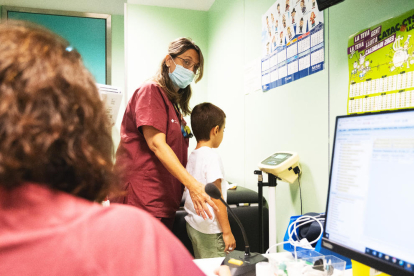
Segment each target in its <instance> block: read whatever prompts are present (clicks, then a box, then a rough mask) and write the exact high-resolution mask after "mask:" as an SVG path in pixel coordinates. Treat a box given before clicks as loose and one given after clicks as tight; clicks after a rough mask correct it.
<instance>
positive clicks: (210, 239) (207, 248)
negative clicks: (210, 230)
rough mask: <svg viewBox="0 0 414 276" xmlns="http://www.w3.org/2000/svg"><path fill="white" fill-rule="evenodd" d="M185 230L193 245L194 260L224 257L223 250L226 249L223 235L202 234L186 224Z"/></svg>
mask: <svg viewBox="0 0 414 276" xmlns="http://www.w3.org/2000/svg"><path fill="white" fill-rule="evenodd" d="M186 228H187V234H188V237H189V238H190V240H191V243H192V244H193V250H194V257H195V258H196V259H202V258H216V257H224V256H225V253H224V249H225V248H226V247H225V244H224V240H223V233H217V234H204V233H201V232H200V231H197V230H196V229H194V228H193V227H191V226H190V224H188V223H186Z"/></svg>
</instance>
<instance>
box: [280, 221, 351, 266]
mask: <svg viewBox="0 0 414 276" xmlns="http://www.w3.org/2000/svg"><path fill="white" fill-rule="evenodd" d="M300 217H301V216H291V217H290V221H289V225H288V227H287V229H286V233H285V237H284V238H283V240H284V241H285V242H286V241H289V227H290V225H291V224H292V223H294V222H295V221H296V220H297V219H298V218H300ZM296 233H297V234H298V230H296ZM293 239H294V240H296V236H295V235H293ZM321 244H322V238H320V239H319V240H318V242H317V243H316V246H315V251H316V252H319V253H321V254H323V255H333V256H335V257H338V258H340V259H342V260H344V261H345V262H346V269H351V268H352V262H351V259H349V258H346V257H344V256H342V255H339V254H338V253H335V252H332V251H331V250H329V249H326V248H323V247H322V246H321ZM283 249H284V250H286V251H289V252H293V251H294V247H293V246H292V245H291V244H290V243H285V244H284V245H283ZM296 250H298V247H297V248H296ZM300 250H301V251H302V250H306V249H300Z"/></svg>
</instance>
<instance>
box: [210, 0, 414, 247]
mask: <svg viewBox="0 0 414 276" xmlns="http://www.w3.org/2000/svg"><path fill="white" fill-rule="evenodd" d="M273 3H274V0H263V1H256V0H242V1H240V0H216V1H215V3H214V4H213V6H212V7H211V9H210V10H209V12H208V29H209V33H208V34H209V36H208V51H209V52H208V54H209V59H208V63H207V64H208V72H207V73H208V94H207V95H208V100H209V101H211V102H213V103H215V104H217V105H219V106H220V107H222V108H223V110H224V111H225V112H226V114H227V124H226V132H225V135H224V140H223V143H222V145H221V146H220V148H219V151H220V155H221V157H222V159H223V162H224V167H225V170H226V174H227V178H228V179H229V180H230V181H233V182H237V183H238V184H239V185H242V186H245V187H247V188H250V189H254V190H257V177H256V176H255V175H254V174H253V171H254V170H255V169H257V164H258V163H259V162H260V161H261V160H263V159H264V158H265V157H266V156H268V155H270V154H272V153H274V152H276V151H279V150H290V151H296V152H298V154H299V156H300V163H301V166H302V170H303V176H302V179H301V186H302V197H303V212H304V213H306V212H324V211H325V205H326V196H327V188H328V181H329V179H328V178H329V167H330V155H331V147H332V137H333V131H334V126H335V116H337V115H344V114H346V110H347V106H346V105H347V95H348V88H347V83H348V72H347V69H348V65H347V54H346V49H347V40H348V37H349V36H350V35H352V34H354V33H356V32H358V31H360V30H362V29H364V28H368V27H370V26H372V25H375V24H377V23H380V22H381V21H384V20H387V19H388V18H390V17H392V16H396V15H399V14H401V13H403V12H405V11H407V10H410V9H413V8H414V2H413V1H411V0H393V1H389V0H388V1H386V0H375V1H374V0H367V1H360V0H346V1H345V2H343V3H340V4H338V5H337V6H334V7H332V8H329V9H328V10H326V11H325V15H324V19H325V70H323V71H321V72H318V73H316V74H314V75H311V76H308V77H306V78H304V79H300V80H298V81H295V82H292V83H289V84H287V85H284V86H282V87H278V88H275V89H272V90H270V91H268V92H265V93H263V92H255V93H252V94H249V95H244V94H243V66H244V65H245V64H248V63H250V62H251V61H252V60H253V59H255V58H258V57H260V55H261V44H260V41H261V37H260V34H261V33H260V31H261V16H262V15H263V14H264V13H265V12H266V11H267V10H268V8H269V7H270V6H271V5H272V4H273ZM265 180H266V178H265ZM264 193H265V196H266V197H267V192H266V191H265V192H264ZM299 197H300V195H299V189H298V183H297V182H295V183H294V184H292V185H289V184H287V183H283V182H279V185H278V186H277V188H276V206H277V213H276V221H277V237H278V242H280V241H282V240H283V235H284V233H285V231H286V227H287V224H288V221H289V217H290V216H292V215H298V214H300V198H299ZM279 249H280V247H279Z"/></svg>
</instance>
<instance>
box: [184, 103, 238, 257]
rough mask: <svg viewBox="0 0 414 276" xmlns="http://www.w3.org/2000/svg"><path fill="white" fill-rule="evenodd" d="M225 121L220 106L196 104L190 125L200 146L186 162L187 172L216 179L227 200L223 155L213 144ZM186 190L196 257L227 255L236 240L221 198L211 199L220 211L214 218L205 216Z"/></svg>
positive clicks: (217, 142) (209, 180) (208, 180)
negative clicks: (199, 211)
mask: <svg viewBox="0 0 414 276" xmlns="http://www.w3.org/2000/svg"><path fill="white" fill-rule="evenodd" d="M225 125H226V114H224V112H223V110H221V109H220V108H218V107H217V106H215V105H213V104H211V103H202V104H199V105H197V106H195V107H194V109H193V111H192V113H191V127H192V129H193V133H194V136H195V138H196V140H197V147H196V148H195V150H194V151H193V152H192V153H191V154H190V156H189V158H188V163H187V170H188V172H189V173H190V174H191V175H192V176H194V178H195V179H197V180H198V181H199V182H201V183H203V184H204V185H205V184H207V183H214V185H216V187H217V188H218V189H219V190H220V192H221V193H222V197H223V199H224V200H226V199H227V181H226V180H225V179H224V170H223V164H222V162H221V159H220V156H219V155H218V154H217V153H216V152H215V151H214V150H213V148H218V147H219V146H220V144H221V141H222V140H223V132H224V128H225ZM186 194H187V195H186V196H187V197H186V201H185V204H184V209H185V210H186V211H187V213H188V215H187V216H186V217H185V220H186V221H187V225H186V227H187V233H188V236H189V238H190V240H191V243H192V244H193V249H194V255H195V258H196V259H199V258H214V257H224V256H225V252H230V251H233V250H234V249H235V248H236V241H235V239H234V236H233V234H232V232H231V229H230V224H229V220H228V216H227V209H226V206H225V205H224V204H223V203H222V202H221V201H220V200H215V199H212V200H213V201H214V203H215V204H216V205H217V207H218V208H219V210H220V211H219V212H218V213H217V212H214V218H213V219H212V220H203V218H202V217H200V216H198V215H197V213H196V212H195V210H194V205H193V202H192V201H191V198H190V195H189V192H188V190H186ZM209 208H210V207H209ZM210 210H212V211H213V209H210Z"/></svg>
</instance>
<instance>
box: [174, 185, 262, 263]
mask: <svg viewBox="0 0 414 276" xmlns="http://www.w3.org/2000/svg"><path fill="white" fill-rule="evenodd" d="M263 200H264V202H263V206H264V207H263V229H264V231H263V232H264V233H263V235H264V248H263V250H262V251H263V252H260V241H259V195H258V193H257V192H255V191H253V190H250V189H247V188H244V187H240V186H238V187H237V188H236V189H235V190H228V191H227V204H229V205H230V207H231V208H232V211H233V212H234V213H235V214H236V216H237V217H238V218H239V220H240V221H241V223H242V224H243V226H244V229H245V232H246V235H247V239H248V241H249V244H250V250H251V252H259V253H265V251H266V250H267V248H269V209H268V206H267V202H266V200H265V199H263ZM181 206H182V207H181V208H180V210H178V211H177V212H176V215H175V221H174V226H173V233H174V234H175V235H176V236H177V238H178V239H179V240H180V241H181V242H182V243H183V244H184V246H185V247H186V248H187V249H188V251H190V253H191V254H192V255H193V256H194V251H193V246H192V244H191V241H190V239H189V238H188V235H187V230H186V221H185V219H184V217H185V216H186V215H187V212H186V211H185V210H184V208H183V206H184V200H183V201H182V202H181ZM229 222H230V227H231V231H232V232H233V235H234V238H235V239H236V250H240V251H244V241H243V235H242V232H241V230H240V227H239V226H238V225H237V222H236V221H235V220H234V218H233V217H232V216H231V214H229Z"/></svg>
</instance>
